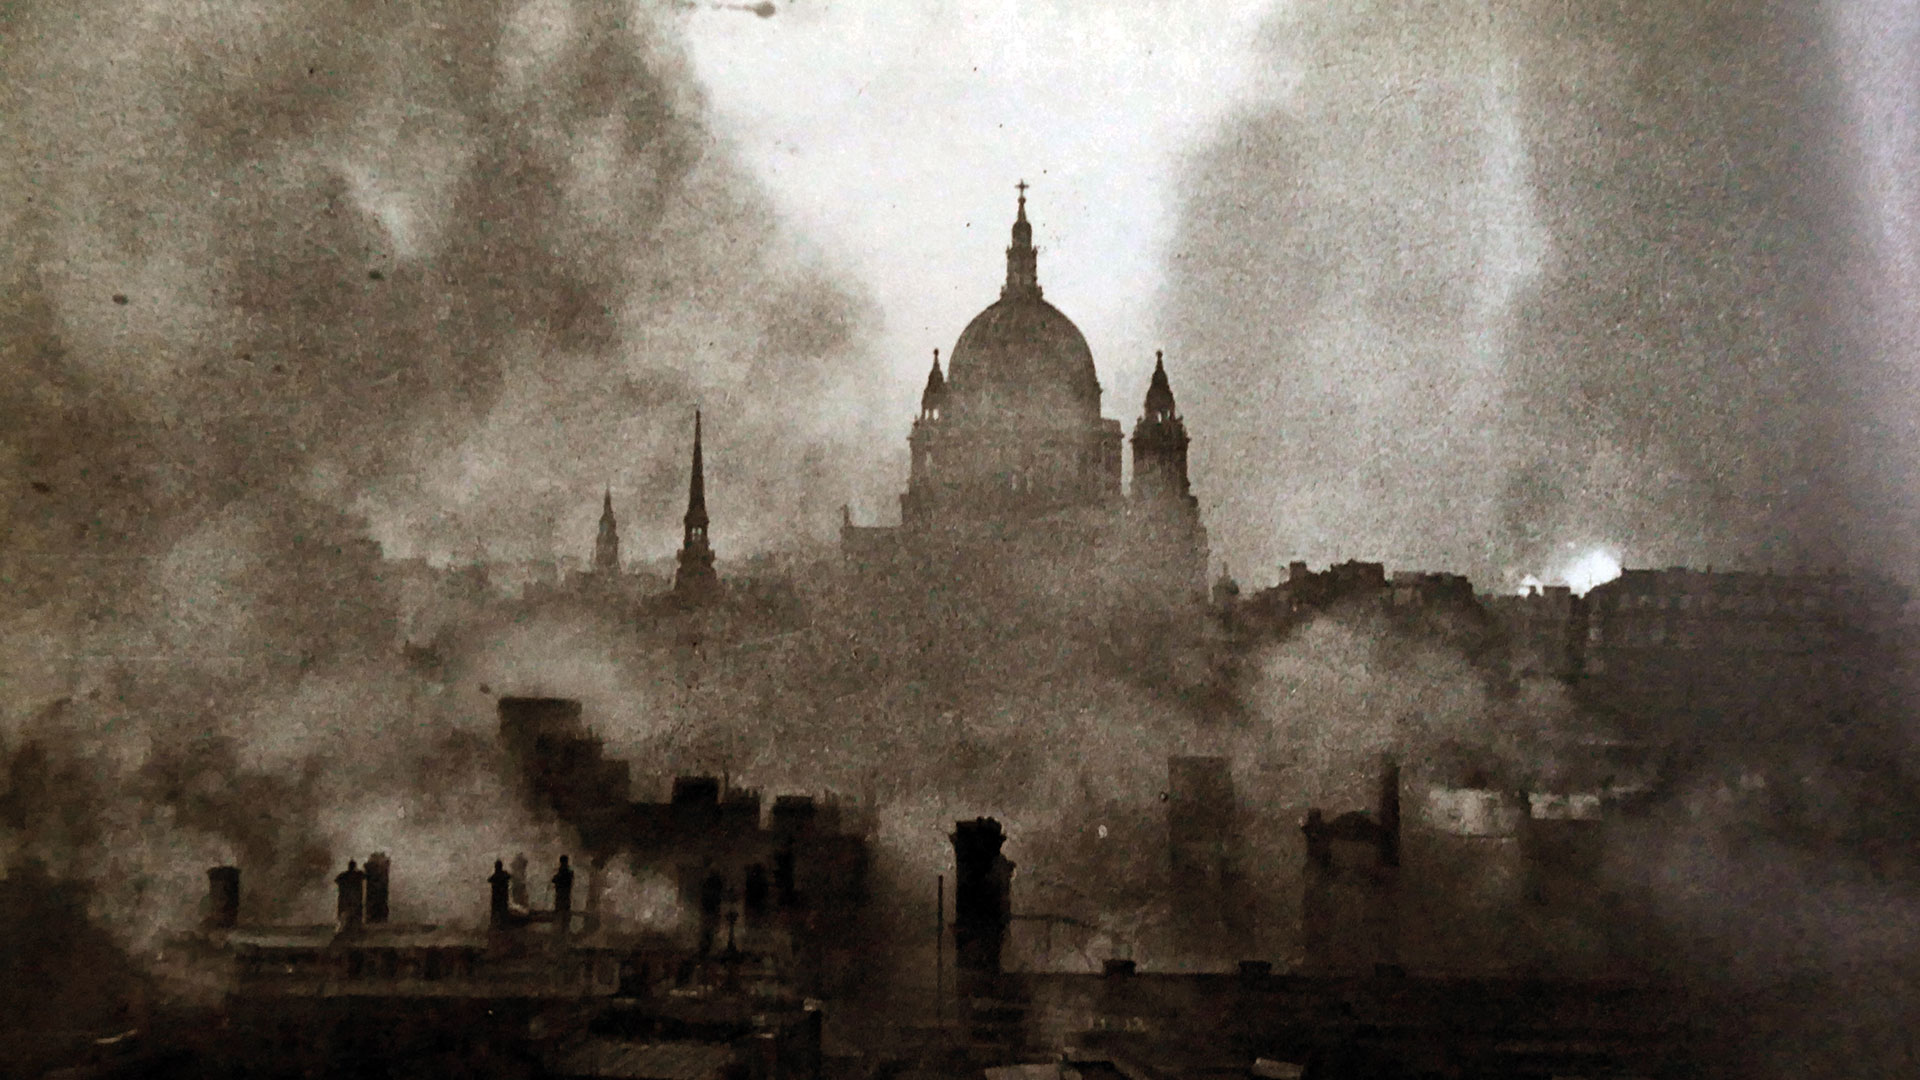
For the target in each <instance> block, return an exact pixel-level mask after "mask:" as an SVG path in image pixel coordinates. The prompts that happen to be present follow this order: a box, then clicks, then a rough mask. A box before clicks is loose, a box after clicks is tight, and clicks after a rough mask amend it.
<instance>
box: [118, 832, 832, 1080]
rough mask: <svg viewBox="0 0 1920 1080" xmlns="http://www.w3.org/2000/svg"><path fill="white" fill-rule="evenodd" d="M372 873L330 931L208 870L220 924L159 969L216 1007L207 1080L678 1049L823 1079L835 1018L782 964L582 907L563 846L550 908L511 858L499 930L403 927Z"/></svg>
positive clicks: (163, 979) (572, 1066) (350, 873)
mask: <svg viewBox="0 0 1920 1080" xmlns="http://www.w3.org/2000/svg"><path fill="white" fill-rule="evenodd" d="M368 867H369V869H370V870H371V869H373V868H375V867H378V872H377V873H367V872H362V871H359V870H357V869H355V868H354V867H353V866H352V864H351V863H350V864H349V869H348V870H347V871H346V872H345V873H342V874H340V875H338V876H337V877H336V879H335V880H336V884H337V886H338V894H339V895H338V902H337V905H336V906H337V908H338V910H339V911H340V912H341V916H342V917H341V919H340V920H338V921H337V922H335V923H333V924H326V925H300V924H261V923H256V922H253V921H251V920H249V919H247V918H245V917H244V914H245V913H244V910H243V908H242V906H241V903H240V884H239V883H240V871H239V869H238V868H236V867H216V868H214V869H212V870H210V871H208V885H209V897H208V915H207V918H206V920H205V922H204V924H203V925H202V926H201V927H200V928H198V929H196V930H194V931H192V932H189V933H186V934H182V935H178V936H176V937H175V938H173V939H172V940H171V941H170V942H169V944H168V946H167V948H165V949H164V950H163V951H162V952H161V954H160V956H159V958H158V960H157V961H156V962H155V964H154V977H155V978H156V980H157V981H158V983H159V985H160V986H161V988H162V989H163V990H164V991H165V992H166V993H167V994H168V996H169V998H170V999H172V1000H175V1001H178V1002H191V1003H193V1004H195V1005H196V1006H198V1007H200V1008H203V1009H207V1010H210V1012H211V1014H212V1015H213V1016H214V1017H216V1018H217V1021H216V1030H217V1038H213V1039H208V1040H205V1042H204V1045H203V1046H201V1047H199V1048H198V1049H197V1050H196V1052H195V1060H196V1063H197V1064H198V1065H199V1066H200V1068H199V1069H196V1070H194V1074H196V1075H209V1074H210V1075H245V1076H271V1075H287V1076H301V1075H348V1074H351V1075H367V1074H373V1075H387V1074H389V1073H392V1072H398V1073H400V1074H403V1075H443V1074H444V1075H497V1074H498V1070H499V1069H500V1067H501V1065H502V1063H505V1062H516V1063H521V1066H520V1072H521V1073H522V1074H524V1073H525V1066H526V1064H530V1063H534V1062H538V1063H540V1066H541V1067H540V1070H539V1071H538V1072H537V1073H536V1074H535V1075H545V1076H605V1075H626V1074H624V1073H609V1072H607V1071H605V1070H606V1069H607V1068H608V1067H620V1066H623V1065H630V1064H640V1065H658V1064H661V1063H662V1061H663V1060H667V1059H671V1060H673V1061H677V1062H680V1063H683V1064H684V1063H687V1062H689V1061H697V1062H702V1063H706V1064H709V1065H712V1066H715V1067H716V1068H717V1067H720V1066H729V1067H728V1068H726V1069H725V1075H729V1076H742V1077H749V1078H751V1080H817V1077H818V1076H819V1071H820V1031H821V1025H820V1015H819V1012H818V1011H817V1009H816V1008H814V1007H813V1006H811V1005H810V1004H809V1003H808V1002H807V1000H806V998H805V996H804V995H803V994H802V993H801V992H799V991H798V990H797V988H796V987H795V986H794V984H793V983H792V982H791V980H790V979H788V978H787V973H786V971H785V970H784V968H783V966H782V965H781V964H779V963H778V962H777V961H776V960H775V958H772V957H767V956H763V955H759V954H754V953H749V952H746V951H743V950H728V952H726V953H724V954H715V955H711V956H700V955H695V954H694V953H693V952H691V951H690V950H688V949H686V948H684V947H683V946H680V945H677V944H675V943H674V942H672V941H669V940H667V939H665V938H663V937H661V936H659V935H646V934H638V935H636V934H625V933H615V932H611V931H610V930H609V928H607V927H605V926H597V925H595V923H594V920H593V918H592V915H591V913H583V912H577V911H572V910H570V903H569V895H568V887H569V885H570V882H571V875H570V872H569V870H568V868H567V865H566V860H565V857H562V859H561V862H560V866H559V868H558V870H557V871H556V873H555V874H554V878H553V882H552V884H553V900H554V903H553V906H552V907H550V908H547V909H542V910H528V909H526V908H523V907H520V906H518V905H515V904H514V903H513V902H512V899H511V898H512V896H513V895H514V893H515V891H516V890H515V887H514V886H515V882H514V880H513V878H514V875H512V874H511V873H509V872H508V871H507V870H506V868H505V867H504V866H503V865H502V864H501V863H499V862H496V863H495V864H494V872H493V874H492V876H491V877H489V878H487V879H486V880H485V884H487V885H488V886H489V887H490V888H491V890H492V897H491V904H490V913H491V914H490V921H489V925H488V926H487V927H486V928H484V929H480V928H473V929H467V928H460V927H448V926H440V925H434V924H424V923H392V922H389V921H387V919H386V913H385V906H386V903H385V902H386V888H387V881H388V878H387V875H388V873H389V872H390V864H389V862H388V860H386V858H385V857H384V856H379V855H376V856H375V857H373V858H370V859H369V860H368ZM475 878H476V880H475V885H476V887H477V886H478V885H480V884H481V883H482V882H481V881H480V880H479V875H478V874H477V873H476V875H475ZM376 883H377V884H376ZM663 1030H664V1031H671V1032H674V1033H675V1035H676V1037H675V1039H674V1040H673V1041H671V1042H667V1041H665V1040H663V1039H662V1038H661V1037H660V1035H659V1033H660V1032H661V1031H663ZM181 1072H182V1074H184V1072H185V1070H181ZM640 1075H654V1074H652V1073H644V1074H640Z"/></svg>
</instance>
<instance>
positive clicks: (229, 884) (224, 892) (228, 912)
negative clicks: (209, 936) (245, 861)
mask: <svg viewBox="0 0 1920 1080" xmlns="http://www.w3.org/2000/svg"><path fill="white" fill-rule="evenodd" d="M207 900H208V905H207V926H208V927H209V928H211V929H216V930H231V929H232V928H233V927H234V926H236V925H238V924H239V922H240V868H239V867H237V866H215V867H212V868H210V869H208V870H207Z"/></svg>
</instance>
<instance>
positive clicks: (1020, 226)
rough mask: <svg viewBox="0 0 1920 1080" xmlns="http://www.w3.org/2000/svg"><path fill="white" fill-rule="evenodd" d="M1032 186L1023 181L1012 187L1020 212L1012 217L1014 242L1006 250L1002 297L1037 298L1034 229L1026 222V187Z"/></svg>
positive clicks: (1036, 255)
mask: <svg viewBox="0 0 1920 1080" xmlns="http://www.w3.org/2000/svg"><path fill="white" fill-rule="evenodd" d="M1030 186H1031V185H1030V184H1028V183H1027V182H1026V181H1025V180H1022V181H1020V182H1019V183H1017V184H1015V185H1013V187H1014V190H1016V191H1018V192H1019V193H1020V207H1019V211H1018V212H1017V213H1016V214H1015V215H1014V218H1013V243H1012V244H1011V245H1010V246H1009V247H1008V248H1007V284H1006V287H1005V288H1003V289H1001V290H1000V295H1001V296H1002V297H1013V296H1032V297H1036V298H1037V297H1039V295H1040V272H1039V269H1038V267H1037V265H1036V264H1037V263H1038V261H1039V252H1037V251H1035V250H1034V247H1033V226H1032V225H1029V224H1028V223H1027V188H1028V187H1030Z"/></svg>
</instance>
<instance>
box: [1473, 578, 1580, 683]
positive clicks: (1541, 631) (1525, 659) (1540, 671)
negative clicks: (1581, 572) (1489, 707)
mask: <svg viewBox="0 0 1920 1080" xmlns="http://www.w3.org/2000/svg"><path fill="white" fill-rule="evenodd" d="M1481 604H1482V605H1484V606H1485V607H1486V609H1487V613H1488V614H1489V615H1490V616H1491V617H1492V618H1493V621H1494V622H1495V624H1497V625H1498V626H1499V627H1500V628H1501V630H1502V631H1503V632H1504V634H1505V636H1506V641H1507V647H1508V655H1509V657H1510V659H1511V662H1512V668H1513V671H1514V674H1516V675H1523V676H1524V675H1539V676H1545V677H1548V678H1557V679H1568V678H1572V677H1573V676H1575V675H1577V674H1578V673H1579V672H1580V668H1581V661H1582V657H1583V656H1584V653H1585V648H1586V634H1585V632H1584V631H1585V624H1584V622H1583V620H1582V619H1581V618H1579V617H1578V616H1579V614H1580V613H1581V611H1582V609H1583V608H1582V601H1581V599H1580V598H1579V597H1576V596H1574V595H1573V590H1572V589H1570V588H1568V587H1567V586H1565V585H1549V586H1547V587H1545V588H1533V589H1529V590H1528V591H1527V592H1525V593H1523V594H1521V595H1518V596H1512V595H1509V596H1486V597H1482V598H1481Z"/></svg>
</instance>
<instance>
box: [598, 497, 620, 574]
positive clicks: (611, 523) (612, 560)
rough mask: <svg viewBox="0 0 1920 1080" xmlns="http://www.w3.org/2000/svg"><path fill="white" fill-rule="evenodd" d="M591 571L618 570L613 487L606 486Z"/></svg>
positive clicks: (618, 524)
mask: <svg viewBox="0 0 1920 1080" xmlns="http://www.w3.org/2000/svg"><path fill="white" fill-rule="evenodd" d="M593 572H594V573H596V574H618V573H619V572H620V523H619V522H617V521H615V520H614V518H613V489H612V488H608V489H607V494H606V502H605V503H604V504H603V505H602V506H601V509H600V534H599V535H598V536H596V537H595V538H594V541H593Z"/></svg>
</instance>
